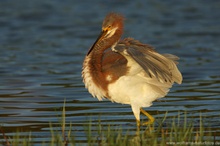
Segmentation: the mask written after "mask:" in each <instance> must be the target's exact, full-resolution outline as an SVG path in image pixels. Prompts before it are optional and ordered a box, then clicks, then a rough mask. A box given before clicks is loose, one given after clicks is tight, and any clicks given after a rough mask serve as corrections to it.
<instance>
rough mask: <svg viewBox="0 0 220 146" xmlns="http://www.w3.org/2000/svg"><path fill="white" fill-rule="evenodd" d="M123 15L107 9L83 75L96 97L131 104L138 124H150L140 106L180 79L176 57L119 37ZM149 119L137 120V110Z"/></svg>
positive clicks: (83, 68) (179, 81)
mask: <svg viewBox="0 0 220 146" xmlns="http://www.w3.org/2000/svg"><path fill="white" fill-rule="evenodd" d="M123 27H124V17H123V16H122V15H121V14H118V13H113V12H112V13H109V14H107V15H106V17H105V19H104V21H103V23H102V31H101V33H100V35H99V36H98V38H97V39H96V41H95V43H94V44H93V45H92V47H91V48H90V49H89V51H88V53H87V54H86V56H85V59H84V62H83V67H82V78H83V82H84V84H85V87H86V88H87V89H88V91H89V93H91V94H92V96H93V97H96V98H98V100H99V101H101V100H103V99H105V98H107V99H109V100H110V101H112V102H116V103H121V104H128V105H131V109H132V111H133V114H134V117H135V119H136V123H137V126H138V127H139V126H141V125H148V124H153V123H154V121H155V118H154V117H153V116H152V115H150V114H149V113H148V112H146V111H145V110H144V109H143V108H145V107H150V106H151V105H152V102H153V101H155V100H157V99H159V98H162V97H164V96H165V95H167V93H168V92H169V89H170V88H171V87H172V85H173V84H174V83H178V84H181V83H182V74H181V72H180V71H179V69H178V68H177V64H178V62H177V60H179V58H178V57H177V56H175V55H172V54H160V53H158V52H157V51H156V50H155V49H154V47H152V46H151V45H148V44H143V43H141V42H140V41H138V40H135V39H133V38H130V37H129V38H124V39H121V36H122V34H123ZM141 113H142V114H143V115H145V116H147V118H148V121H146V122H142V123H141V122H140V114H141Z"/></svg>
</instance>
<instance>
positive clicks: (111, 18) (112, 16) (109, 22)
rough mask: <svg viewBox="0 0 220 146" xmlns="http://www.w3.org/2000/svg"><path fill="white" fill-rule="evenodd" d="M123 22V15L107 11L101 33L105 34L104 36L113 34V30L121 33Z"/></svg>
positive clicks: (107, 36)
mask: <svg viewBox="0 0 220 146" xmlns="http://www.w3.org/2000/svg"><path fill="white" fill-rule="evenodd" d="M123 23H124V17H123V16H121V15H119V14H116V13H109V14H108V15H107V16H106V17H105V19H104V21H103V24H102V33H104V34H105V37H106V38H109V37H111V36H113V35H114V34H115V32H116V31H119V30H120V32H121V33H122V30H123Z"/></svg>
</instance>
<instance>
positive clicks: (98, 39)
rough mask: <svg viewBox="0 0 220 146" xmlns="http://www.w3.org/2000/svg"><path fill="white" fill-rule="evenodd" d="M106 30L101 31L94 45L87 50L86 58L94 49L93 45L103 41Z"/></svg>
mask: <svg viewBox="0 0 220 146" xmlns="http://www.w3.org/2000/svg"><path fill="white" fill-rule="evenodd" d="M107 32H108V31H107V30H102V32H101V33H100V35H99V37H98V38H97V39H96V41H95V43H94V44H93V45H92V47H91V48H90V49H89V51H88V53H87V56H88V55H89V54H90V53H91V52H92V50H93V48H95V45H96V44H97V43H98V42H99V41H101V40H102V39H103V37H104V36H105V35H106V34H107Z"/></svg>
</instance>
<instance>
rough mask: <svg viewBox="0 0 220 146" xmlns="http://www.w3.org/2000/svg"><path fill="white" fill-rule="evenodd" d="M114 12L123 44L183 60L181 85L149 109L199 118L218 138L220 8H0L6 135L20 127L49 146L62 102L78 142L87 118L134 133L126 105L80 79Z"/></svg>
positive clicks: (0, 113)
mask: <svg viewBox="0 0 220 146" xmlns="http://www.w3.org/2000/svg"><path fill="white" fill-rule="evenodd" d="M112 11H116V12H120V13H122V14H123V15H124V16H125V17H126V21H125V31H124V37H128V36H130V37H134V38H135V39H138V40H140V41H141V42H143V43H149V44H151V45H153V46H155V48H156V50H157V51H158V52H161V53H171V54H175V55H177V56H179V57H180V58H181V59H180V61H179V62H180V64H179V69H180V70H181V72H182V74H183V78H184V80H183V83H182V85H174V87H173V88H172V89H171V91H170V93H169V94H168V95H167V96H166V98H163V99H160V100H158V101H155V102H154V105H153V106H151V107H150V108H146V110H147V111H149V112H150V113H151V114H152V115H153V116H154V117H155V118H156V119H158V118H162V117H164V114H165V113H166V111H168V115H167V116H168V119H169V118H171V117H173V116H176V115H178V114H183V113H184V112H185V111H187V113H188V115H189V116H193V117H195V122H197V120H198V118H199V115H200V113H202V115H203V116H204V117H205V119H206V121H207V123H209V125H210V126H211V127H213V128H215V129H216V131H217V132H219V128H220V124H219V123H220V114H219V111H220V106H219V105H220V99H219V98H220V65H219V63H220V50H219V49H220V25H219V24H220V19H219V16H220V1H215V0H213V1H205V0H201V1H197V0H195V1H174V0H171V1H162V0H161V1H157V2H156V1H153V0H150V1H145V2H144V1H131V0H128V1H102V0H100V1H96V3H95V2H94V1H89V0H87V1H81V2H80V1H78V2H76V1H37V0H34V1H29V0H20V1H13V0H12V1H9V0H7V1H1V2H0V32H1V33H0V81H1V82H0V124H1V125H2V126H3V127H4V132H5V133H6V135H8V136H12V135H13V134H14V133H15V132H16V130H15V129H16V128H20V129H22V130H23V131H31V133H32V136H33V137H35V141H36V144H37V143H38V142H39V143H41V141H48V140H49V138H50V126H49V123H50V122H51V123H55V124H56V123H59V122H60V118H59V117H60V116H61V114H62V113H61V111H62V107H63V103H64V100H66V123H70V122H71V123H72V124H73V126H74V128H73V129H74V130H75V131H76V132H75V137H76V139H78V140H85V139H86V137H85V133H84V132H83V130H82V129H83V124H85V123H88V121H89V119H90V120H91V121H93V122H94V123H96V122H97V121H98V120H99V119H101V121H102V122H103V123H105V124H115V125H116V126H121V125H122V127H123V128H124V129H135V128H136V125H135V119H134V116H133V113H132V111H131V109H130V106H128V105H121V104H116V103H111V102H110V101H108V100H105V101H103V102H99V101H98V100H97V99H95V98H92V97H91V95H90V94H89V93H88V92H87V90H86V89H85V88H84V84H83V83H82V79H81V67H82V62H83V59H84V56H85V54H86V53H87V50H88V49H89V48H90V46H91V45H92V44H93V42H94V41H95V39H96V38H97V36H98V34H99V32H100V29H101V24H102V20H103V18H104V17H105V15H106V14H107V13H108V12H112ZM142 118H144V117H142ZM168 121H169V120H168ZM24 134H25V133H24ZM0 138H1V141H0V142H3V141H4V138H3V137H2V135H1V134H0Z"/></svg>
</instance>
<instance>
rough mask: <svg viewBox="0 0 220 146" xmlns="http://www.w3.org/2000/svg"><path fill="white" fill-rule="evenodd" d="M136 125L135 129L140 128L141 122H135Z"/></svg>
mask: <svg viewBox="0 0 220 146" xmlns="http://www.w3.org/2000/svg"><path fill="white" fill-rule="evenodd" d="M136 123H137V128H140V126H141V122H140V121H139V120H136Z"/></svg>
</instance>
